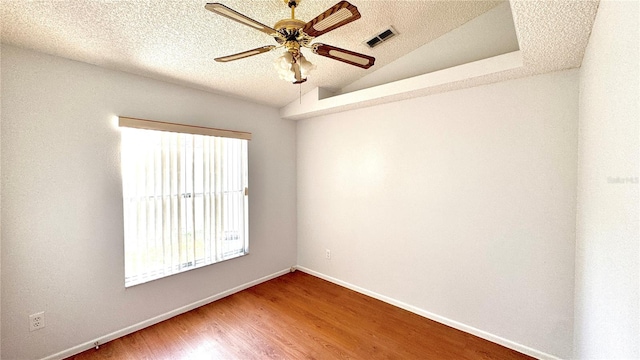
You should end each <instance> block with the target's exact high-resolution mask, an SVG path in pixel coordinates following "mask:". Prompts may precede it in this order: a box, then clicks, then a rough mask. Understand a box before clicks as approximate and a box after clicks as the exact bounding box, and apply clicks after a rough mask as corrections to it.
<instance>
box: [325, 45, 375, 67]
mask: <svg viewBox="0 0 640 360" xmlns="http://www.w3.org/2000/svg"><path fill="white" fill-rule="evenodd" d="M313 53H314V54H318V55H320V56H326V57H328V58H330V59H334V60H338V61H342V62H345V63H347V64H350V65H353V66H357V67H361V68H363V69H368V68H370V67H372V66H373V63H375V61H376V59H375V58H374V57H372V56H369V55H364V54H360V53H357V52H355V51H351V50H345V49H340V48H337V47H335V46H331V45H326V44H319V43H318V44H313Z"/></svg>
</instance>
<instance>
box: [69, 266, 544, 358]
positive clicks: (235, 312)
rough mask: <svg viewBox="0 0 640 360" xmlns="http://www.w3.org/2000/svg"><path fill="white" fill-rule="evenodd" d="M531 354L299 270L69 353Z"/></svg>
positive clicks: (232, 355) (293, 355)
mask: <svg viewBox="0 0 640 360" xmlns="http://www.w3.org/2000/svg"><path fill="white" fill-rule="evenodd" d="M303 358H304V359H343V358H349V359H468V360H471V359H501V360H503V359H504V360H508V359H532V358H531V357H529V356H526V355H523V354H520V353H518V352H516V351H513V350H510V349H507V348H505V347H502V346H500V345H497V344H494V343H492V342H489V341H486V340H483V339H480V338H478V337H476V336H473V335H470V334H467V333H464V332H462V331H458V330H455V329H453V328H450V327H448V326H445V325H442V324H439V323H437V322H434V321H431V320H428V319H425V318H423V317H421V316H418V315H416V314H413V313H410V312H408V311H405V310H402V309H400V308H397V307H394V306H392V305H389V304H386V303H384V302H381V301H379V300H376V299H373V298H370V297H368V296H365V295H362V294H359V293H356V292H354V291H351V290H349V289H346V288H343V287H340V286H338V285H335V284H332V283H329V282H327V281H324V280H322V279H319V278H316V277H314V276H311V275H308V274H305V273H303V272H300V271H296V272H294V273H290V274H287V275H283V276H281V277H278V278H276V279H273V280H271V281H268V282H265V283H262V284H260V285H257V286H254V287H252V288H249V289H247V290H244V291H241V292H239V293H236V294H234V295H231V296H228V297H226V298H223V299H220V300H218V301H216V302H213V303H211V304H208V305H205V306H203V307H200V308H197V309H195V310H192V311H190V312H188V313H185V314H182V315H179V316H176V317H174V318H171V319H169V320H167V321H163V322H161V323H159V324H156V325H154V326H151V327H148V328H145V329H143V330H140V331H138V332H135V333H132V334H130V335H127V336H124V337H122V338H119V339H116V340H114V341H111V342H109V343H106V344H103V345H101V346H100V348H99V349H98V350H95V349H91V350H87V351H85V352H83V353H80V354H78V355H76V356H73V357H70V358H69V359H76V360H87V359H303Z"/></svg>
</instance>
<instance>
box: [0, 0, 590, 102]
mask: <svg viewBox="0 0 640 360" xmlns="http://www.w3.org/2000/svg"><path fill="white" fill-rule="evenodd" d="M210 1H211V0H210ZM219 1H220V2H221V3H223V4H224V5H226V6H228V7H230V8H232V9H234V10H236V11H238V12H240V13H242V14H244V15H246V16H248V17H250V18H253V19H255V20H257V21H259V22H261V23H264V24H266V25H268V26H273V24H274V23H275V22H277V21H278V20H280V19H284V18H289V17H290V10H289V9H288V8H287V7H286V5H285V3H284V2H283V1H282V0H253V1H248V0H244V1H241V0H219ZM336 2H337V0H302V2H301V3H300V5H299V7H298V8H297V9H296V18H298V19H302V20H305V21H307V20H310V19H312V18H314V17H315V16H316V15H318V14H320V13H322V12H323V11H324V10H325V9H327V8H329V7H331V6H332V5H334V4H335V3H336ZM350 2H351V3H352V4H353V5H355V6H357V7H358V10H359V12H360V13H361V14H362V18H361V19H359V20H357V21H355V22H352V23H350V24H348V25H345V26H343V27H341V28H339V29H336V30H334V31H332V32H330V33H327V34H325V35H322V37H320V38H318V40H317V41H319V42H320V41H321V42H322V43H326V44H330V45H334V46H338V47H341V48H345V49H349V50H353V51H356V52H359V53H363V54H367V55H371V56H374V57H375V58H376V63H375V65H374V66H373V67H372V68H370V69H369V70H364V69H360V68H357V67H354V66H350V65H347V64H345V63H342V62H337V61H334V60H331V59H328V58H326V57H320V56H318V55H315V54H312V53H311V51H310V50H303V52H304V55H305V56H306V57H307V59H308V60H309V61H311V62H312V63H314V64H315V65H316V66H317V68H316V69H315V70H314V71H313V72H312V73H311V75H310V76H309V79H308V81H307V82H305V83H304V84H302V85H301V86H298V85H293V84H291V83H288V82H285V81H283V80H281V79H279V78H278V73H277V72H276V70H275V69H274V67H273V62H274V59H275V58H277V57H278V56H280V54H281V52H283V50H274V51H271V52H268V53H265V54H261V55H257V56H253V57H250V58H245V59H241V60H237V61H233V62H229V63H218V62H215V61H214V60H213V59H214V58H216V57H220V56H224V55H230V54H234V53H238V52H241V51H244V50H249V49H253V48H256V47H260V46H263V45H277V44H276V43H275V41H274V40H273V39H272V38H270V37H269V36H268V35H266V34H264V33H262V32H259V31H256V30H254V29H252V28H251V27H248V26H244V25H242V24H239V23H237V22H233V21H230V20H229V19H227V18H224V17H222V16H218V15H216V14H214V13H212V12H209V11H207V10H206V9H205V8H204V5H205V2H204V1H196V0H180V1H143V0H141V1H106V0H104V1H102V0H69V1H64V0H63V1H60V0H58V1H6V0H2V6H1V9H0V22H1V23H2V29H1V35H2V42H3V43H6V44H11V45H16V46H19V47H24V48H29V49H34V50H37V51H41V52H44V53H48V54H52V55H57V56H61V57H65V58H69V59H72V60H77V61H82V62H86V63H90V64H94V65H98V66H102V67H105V68H111V69H116V70H121V71H126V72H130V73H134V74H139V75H143V76H147V77H151V78H156V79H160V80H164V81H168V82H172V83H177V84H182V85H186V86H190V87H195V88H199V89H203V90H206V91H211V92H214V93H219V94H225V95H230V96H235V97H240V98H245V99H248V100H251V101H254V102H258V103H263V104H267V105H270V106H274V107H283V106H285V105H287V104H289V103H292V102H294V101H295V100H296V99H297V98H298V96H299V94H300V93H302V94H304V93H307V92H309V91H312V90H313V89H316V88H321V89H327V90H329V91H330V92H332V93H338V94H339V93H347V92H351V91H356V90H361V89H366V88H371V87H375V86H380V85H383V84H387V83H390V82H394V81H398V80H402V79H407V78H412V77H416V76H419V75H421V74H424V73H431V72H437V71H439V70H442V69H446V68H449V67H454V66H460V65H463V64H465V63H470V62H474V61H478V60H480V59H483V58H491V57H494V56H497V55H500V54H502V53H507V52H515V51H519V52H520V55H521V58H522V65H521V66H519V67H518V69H513V68H511V69H507V70H504V71H498V70H497V71H495V72H494V73H493V74H488V75H485V76H481V77H478V78H479V79H480V80H478V79H475V80H473V81H466V82H461V81H459V80H458V81H456V82H455V83H458V85H455V86H453V87H452V86H440V87H438V89H440V88H441V89H442V91H446V90H449V89H451V88H460V87H467V86H474V85H478V84H480V83H488V82H494V81H500V80H505V79H509V78H517V77H522V76H528V75H532V74H538V73H544V72H550V71H557V70H562V69H568V68H575V67H579V66H580V64H581V61H582V56H583V54H584V49H585V47H586V44H587V42H588V37H589V34H590V31H591V26H592V24H593V19H594V17H595V13H596V10H597V5H598V3H597V1H577V0H569V1H558V0H556V1H554V0H541V1H534V0H512V1H510V2H509V1H479V0H478V1H430V0H413V1H395V0H394V1H372V0H350ZM389 26H393V27H394V28H395V29H396V31H397V32H398V33H399V35H398V36H396V37H395V38H393V39H391V40H390V41H388V42H385V43H383V44H382V45H380V46H378V47H375V48H373V49H371V48H368V47H367V46H366V44H365V43H364V42H365V41H366V40H367V39H369V38H370V37H372V36H373V35H375V34H378V33H379V32H380V31H382V30H384V29H386V28H388V27H389ZM441 85H442V84H441ZM445 85H446V84H445ZM434 91H438V90H437V89H436V90H434ZM423 93H424V91H423Z"/></svg>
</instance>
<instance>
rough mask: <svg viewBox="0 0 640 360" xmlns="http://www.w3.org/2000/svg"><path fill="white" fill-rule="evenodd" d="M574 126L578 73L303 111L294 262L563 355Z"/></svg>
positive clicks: (569, 325) (570, 270) (568, 334)
mask: <svg viewBox="0 0 640 360" xmlns="http://www.w3.org/2000/svg"><path fill="white" fill-rule="evenodd" d="M577 125H578V72H577V70H573V71H565V72H558V73H553V74H547V75H542V76H536V77H530V78H524V79H519V80H514V81H508V82H503V83H498V84H492V85H487V86H481V87H475V88H470V89H465V90H460V91H454V92H448V93H444V94H438V95H433V96H429V97H424V98H418V99H411V100H406V101H402V102H395V103H391V104H385V105H380V106H375V107H370V108H366V109H359V110H353V111H347V112H343V113H339V114H333V115H327V116H322V117H318V118H314V119H310V120H304V121H301V122H299V123H298V127H297V144H298V145H297V154H298V159H297V173H298V264H299V265H301V266H303V267H307V268H309V269H311V270H313V271H316V272H319V273H321V274H324V275H326V276H330V277H334V278H336V279H339V280H341V281H344V282H346V283H349V284H352V285H354V286H358V287H361V288H363V289H366V290H367V291H371V292H375V293H378V294H381V295H382V296H386V297H390V298H392V299H394V300H395V301H400V302H403V303H405V304H408V305H410V306H413V307H416V308H418V309H422V310H424V311H426V312H430V313H432V314H435V315H437V316H441V317H445V318H447V319H449V320H453V321H457V322H460V323H462V324H464V325H466V326H470V327H474V328H476V329H480V330H482V331H485V332H488V333H490V334H493V335H495V336H497V337H501V338H503V339H506V340H508V341H512V342H514V343H517V344H520V345H522V346H524V347H529V348H532V349H535V350H537V351H538V352H539V353H538V354H544V353H546V354H552V355H556V356H559V357H562V358H569V357H571V354H572V338H573V286H574V252H575V247H574V242H575V206H576V171H577V169H576V163H577ZM325 249H330V250H331V255H332V258H331V260H326V259H325Z"/></svg>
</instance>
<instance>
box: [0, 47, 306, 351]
mask: <svg viewBox="0 0 640 360" xmlns="http://www.w3.org/2000/svg"><path fill="white" fill-rule="evenodd" d="M1 67H2V70H1V71H2V72H1V76H2V85H3V86H2V131H1V136H2V150H1V151H2V152H1V154H2V161H1V166H2V191H1V197H2V314H3V317H2V358H3V359H34V358H41V357H44V356H47V355H51V354H54V353H56V352H58V351H62V350H65V349H69V348H71V347H73V346H76V345H79V344H81V343H83V342H86V341H89V340H91V339H94V338H97V337H100V336H103V335H105V334H108V333H111V332H114V331H117V330H120V329H122V328H124V327H127V326H129V325H132V324H136V323H138V322H141V321H144V320H147V319H149V318H152V317H154V316H157V315H159V314H163V313H166V312H169V311H171V310H174V309H176V308H179V307H181V306H184V305H187V304H190V303H193V302H196V301H198V300H201V299H204V298H207V297H209V296H212V295H214V294H217V293H220V292H222V291H225V290H228V289H231V288H233V287H236V286H239V285H241V284H244V283H247V282H250V281H253V280H256V279H258V278H261V277H263V276H267V275H270V274H273V273H275V272H277V271H280V270H283V269H286V268H288V267H290V266H292V265H294V264H295V263H296V210H295V208H296V200H295V199H296V180H295V176H296V174H295V165H296V164H295V150H296V147H295V123H293V122H290V121H285V120H281V119H280V118H279V116H278V112H277V110H276V109H272V108H268V107H265V106H261V105H256V104H252V103H248V102H244V101H240V100H235V99H231V98H227V97H223V96H216V95H213V94H210V93H205V92H201V91H197V90H193V89H189V88H184V87H180V86H176V85H171V84H167V83H163V82H159V81H155V80H150V79H147V78H142V77H139V76H134V75H130V74H125V73H120V72H115V71H110V70H105V69H101V68H98V67H95V66H91V65H87V64H83V63H78V62H74V61H70V60H65V59H61V58H56V57H51V56H48V55H44V54H40V53H34V52H29V51H26V50H20V49H17V48H14V47H10V46H3V47H2V66H1ZM117 115H124V116H132V117H139V118H147V119H155V120H163V121H172V122H184V123H189V124H196V125H206V126H213V127H219V128H229V129H236V130H242V131H250V132H252V133H253V140H252V141H251V142H250V144H249V157H250V159H249V161H250V163H249V171H250V177H251V179H250V188H251V195H250V200H249V201H250V215H249V216H250V234H251V240H250V242H251V245H250V247H251V254H250V255H248V256H245V257H242V258H238V259H234V260H230V261H227V262H223V263H219V264H215V265H212V266H208V267H205V268H200V269H197V270H192V271H189V272H187V273H182V274H179V275H174V276H171V277H169V278H165V279H161V280H157V281H153V282H150V283H146V284H143V285H139V286H135V287H132V288H129V289H126V290H125V288H124V263H123V225H122V190H121V179H120V154H119V143H120V136H119V133H118V130H117V128H116V127H115V126H114V120H115V117H116V116H117ZM38 311H45V312H46V314H45V318H46V327H45V328H44V329H42V330H39V331H36V332H31V333H30V332H29V330H28V321H27V319H28V315H29V314H31V313H35V312H38Z"/></svg>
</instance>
